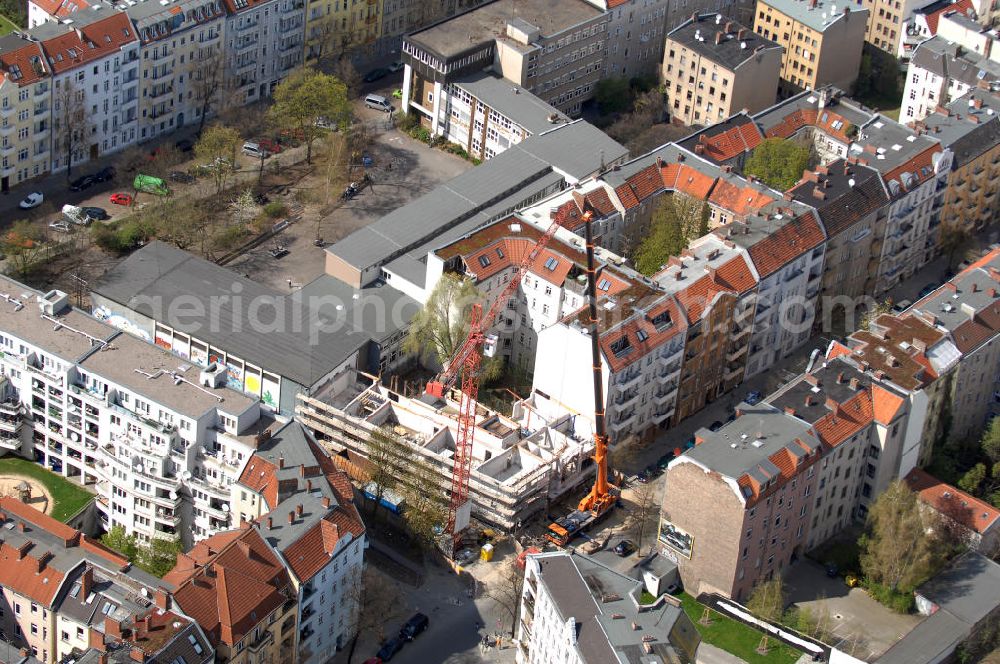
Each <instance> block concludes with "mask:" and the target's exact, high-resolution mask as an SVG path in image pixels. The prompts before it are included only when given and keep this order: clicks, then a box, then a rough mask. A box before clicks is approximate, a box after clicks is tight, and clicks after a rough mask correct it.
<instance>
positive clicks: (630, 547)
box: [614, 540, 635, 558]
mask: <svg viewBox="0 0 1000 664" xmlns="http://www.w3.org/2000/svg"><path fill="white" fill-rule="evenodd" d="M614 552H615V554H616V555H618V556H621V557H622V558H624V557H625V556H628V555H631V554H633V553H635V544H633V543H632V542H631V541H630V540H622V541H621V542H618V544H617V545H615V548H614Z"/></svg>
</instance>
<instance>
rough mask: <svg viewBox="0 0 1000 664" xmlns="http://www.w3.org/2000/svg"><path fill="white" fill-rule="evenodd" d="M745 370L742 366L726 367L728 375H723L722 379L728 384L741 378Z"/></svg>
mask: <svg viewBox="0 0 1000 664" xmlns="http://www.w3.org/2000/svg"><path fill="white" fill-rule="evenodd" d="M744 370H745V369H744V367H742V366H733V367H726V373H724V374H723V375H722V378H723V380H725V381H726V382H727V383H728V382H729V381H731V380H733V379H735V378H739V377H741V376H742V375H743V372H744Z"/></svg>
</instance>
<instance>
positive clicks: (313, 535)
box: [282, 508, 365, 583]
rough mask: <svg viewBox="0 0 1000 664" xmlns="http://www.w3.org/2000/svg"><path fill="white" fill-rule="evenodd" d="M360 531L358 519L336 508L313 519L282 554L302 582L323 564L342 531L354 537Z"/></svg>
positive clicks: (342, 534) (328, 557)
mask: <svg viewBox="0 0 1000 664" xmlns="http://www.w3.org/2000/svg"><path fill="white" fill-rule="evenodd" d="M364 532H365V527H364V525H362V523H361V522H360V521H359V520H357V519H355V518H353V516H351V515H349V514H347V513H346V512H345V511H344V510H341V509H339V508H336V509H334V510H333V511H331V512H330V513H329V514H327V515H326V516H325V517H323V518H322V519H320V520H319V521H317V522H316V524H315V525H313V526H312V527H311V528H309V529H308V530H307V531H306V532H305V534H304V535H302V537H300V538H299V539H298V540H296V541H295V542H294V543H293V544H292V545H290V546H289V547H287V548H286V549H285V550H284V551H282V554H283V555H284V557H285V560H287V561H288V566H289V567H291V568H292V572H294V573H295V576H297V577H298V578H299V580H300V581H302V582H303V583H304V582H306V581H308V580H309V579H311V578H313V576H315V575H316V574H317V573H318V572H319V571H320V570H321V569H323V567H325V566H326V564H327V563H328V562H329V561H330V557H331V556H332V555H333V552H334V550H335V549H336V548H337V542H339V541H340V538H341V537H343V536H344V534H345V533H350V534H351V536H352V537H353V538H354V539H357V538H359V537H361V536H362V535H363V534H364Z"/></svg>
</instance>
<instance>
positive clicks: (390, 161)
mask: <svg viewBox="0 0 1000 664" xmlns="http://www.w3.org/2000/svg"><path fill="white" fill-rule="evenodd" d="M385 170H387V171H391V170H392V160H391V159H390V160H389V163H388V164H386V167H385Z"/></svg>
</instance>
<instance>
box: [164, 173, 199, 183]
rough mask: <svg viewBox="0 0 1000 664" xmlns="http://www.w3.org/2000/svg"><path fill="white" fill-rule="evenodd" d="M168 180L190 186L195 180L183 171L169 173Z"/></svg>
mask: <svg viewBox="0 0 1000 664" xmlns="http://www.w3.org/2000/svg"><path fill="white" fill-rule="evenodd" d="M170 179H171V180H173V181H174V182H180V183H181V184H191V183H192V182H194V179H195V178H194V176H193V175H191V174H190V173H185V172H184V171H171V172H170Z"/></svg>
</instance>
